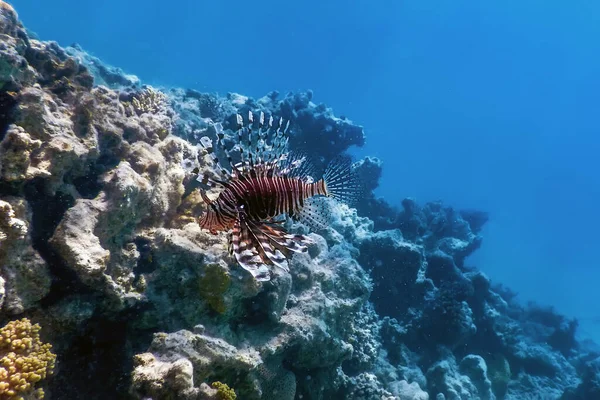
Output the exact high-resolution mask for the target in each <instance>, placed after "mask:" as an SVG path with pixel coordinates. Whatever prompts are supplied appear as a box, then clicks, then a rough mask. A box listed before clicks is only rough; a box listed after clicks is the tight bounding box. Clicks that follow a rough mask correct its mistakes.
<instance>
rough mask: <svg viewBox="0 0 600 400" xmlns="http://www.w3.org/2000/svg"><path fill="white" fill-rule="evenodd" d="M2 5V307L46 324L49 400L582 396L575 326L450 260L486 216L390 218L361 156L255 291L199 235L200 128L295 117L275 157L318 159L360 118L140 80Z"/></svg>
mask: <svg viewBox="0 0 600 400" xmlns="http://www.w3.org/2000/svg"><path fill="white" fill-rule="evenodd" d="M0 5H1V7H0V115H1V116H2V118H1V119H0V271H1V275H2V276H1V277H0V312H1V316H2V318H3V319H4V320H6V321H8V320H13V319H14V318H15V317H14V316H15V315H20V316H22V317H28V318H31V319H32V320H35V321H39V323H40V325H41V326H44V335H45V338H44V340H45V341H47V342H49V343H52V344H53V351H54V352H55V353H56V357H57V360H58V362H57V365H56V370H55V373H54V374H53V375H52V376H48V377H47V379H45V380H44V383H45V384H46V388H45V389H46V397H47V398H57V399H70V398H88V399H107V398H110V399H149V398H151V399H154V400H160V399H173V398H177V399H232V398H236V397H237V398H238V399H244V400H252V399H278V400H282V399H283V400H284V399H333V398H335V399H338V398H339V399H369V400H375V399H378V400H379V399H389V400H391V399H407V398H410V399H469V398H471V399H538V398H547V399H559V398H562V399H566V400H569V399H588V398H590V399H591V398H595V397H597V396H598V393H599V391H600V383H599V382H600V368H599V367H598V365H599V362H598V356H599V354H598V353H596V352H595V351H594V350H592V349H588V348H587V347H585V346H582V345H581V344H580V343H579V342H578V341H577V340H576V338H575V333H576V329H577V323H576V322H575V321H569V320H567V319H565V318H563V317H561V316H559V315H557V314H556V313H555V312H554V311H552V310H548V309H543V308H541V307H539V306H535V305H525V306H524V305H521V304H519V303H518V302H516V300H515V299H514V298H513V296H511V295H510V293H509V292H508V291H506V290H505V289H503V288H501V287H499V286H493V285H492V284H491V282H490V280H489V279H488V278H487V277H486V276H485V274H483V273H482V272H479V271H477V270H476V269H474V268H471V267H468V266H467V258H468V256H469V255H470V254H472V253H473V252H474V251H476V250H477V248H478V247H479V246H480V245H481V243H482V237H481V236H480V232H481V229H482V227H483V225H484V224H485V223H486V221H487V214H486V213H483V212H478V211H474V210H455V209H453V208H451V207H448V206H446V205H444V204H442V203H429V204H425V205H419V204H417V203H416V202H415V201H413V200H411V199H405V200H403V202H402V210H397V209H395V208H394V207H392V206H391V205H389V204H388V203H386V202H385V201H384V200H382V199H377V198H375V196H374V195H373V194H372V191H373V189H375V188H376V187H377V184H378V179H379V177H380V175H381V171H382V168H383V164H382V162H381V161H380V160H378V159H375V158H371V157H367V158H365V159H363V160H360V161H359V162H358V164H357V170H358V172H359V174H360V175H361V176H362V177H363V179H364V181H365V182H367V183H368V184H367V185H365V193H364V197H363V199H362V201H361V202H360V204H358V205H357V208H356V209H353V208H349V207H347V206H345V205H335V204H329V203H325V206H326V207H328V209H329V212H330V214H331V221H330V222H331V223H330V224H329V226H327V227H325V228H323V229H321V230H317V231H315V232H312V233H310V237H311V239H312V240H313V242H314V243H313V244H311V246H310V248H309V249H308V252H307V253H304V254H298V255H295V256H294V257H293V259H292V260H291V264H290V273H286V272H284V271H278V273H276V274H274V276H273V279H272V280H271V281H269V282H256V281H255V280H254V279H252V277H251V276H250V275H249V274H248V273H246V272H245V271H244V270H243V269H242V268H240V267H239V266H238V265H236V263H235V262H234V260H233V259H232V258H231V257H230V256H229V254H228V252H227V246H226V236H225V235H224V234H223V235H217V236H213V235H211V234H209V233H207V232H205V231H202V230H201V229H200V228H199V227H198V224H197V223H196V220H195V218H196V217H197V216H198V215H199V213H200V212H201V211H202V210H203V209H204V207H205V204H204V202H203V201H202V199H201V196H200V195H199V194H198V191H196V190H194V188H193V181H192V178H193V177H191V176H190V174H189V172H188V168H187V167H186V166H187V164H188V161H189V160H191V159H194V157H195V155H196V154H197V147H196V145H197V144H198V142H199V140H201V138H202V137H205V136H206V137H209V138H213V139H214V138H215V133H216V131H215V128H214V123H221V124H222V125H223V127H224V128H225V132H226V137H225V138H224V140H225V142H226V143H230V137H229V135H230V133H229V131H228V128H231V127H233V126H234V123H235V114H236V113H245V112H247V111H250V110H252V111H253V112H259V111H264V112H265V113H268V114H275V115H278V116H282V117H284V118H286V119H290V121H291V132H292V134H291V140H290V145H291V146H292V148H293V149H296V150H303V151H304V152H306V153H307V155H308V156H309V157H310V158H311V159H313V160H315V163H316V166H317V168H321V167H322V166H323V165H325V163H327V161H328V160H330V159H332V158H334V157H336V156H338V155H340V154H343V153H344V152H345V151H346V150H348V149H349V148H350V147H351V146H360V145H362V144H363V142H364V140H365V134H364V131H363V128H362V127H360V126H359V125H356V124H354V123H353V122H352V121H350V120H348V119H347V118H345V117H336V116H335V115H334V113H333V111H332V110H331V109H329V108H327V107H326V106H324V105H317V104H315V103H313V94H312V92H310V91H308V92H301V93H290V94H287V95H286V96H284V97H283V98H279V96H278V94H277V93H275V92H273V93H270V94H268V95H266V96H265V97H263V98H260V99H252V98H249V97H245V96H243V95H240V94H235V93H230V94H227V95H226V96H218V95H213V94H206V93H200V92H197V91H195V90H185V89H167V88H161V89H158V88H150V87H146V86H143V85H142V84H141V82H140V81H139V80H138V79H137V78H135V77H133V76H130V75H126V74H124V73H123V72H122V71H120V70H119V69H116V68H112V67H109V66H106V65H104V64H103V63H102V62H101V61H100V60H98V59H95V58H93V57H91V56H89V55H87V53H85V51H84V50H82V49H81V48H80V47H77V46H75V47H71V48H67V49H62V48H61V47H60V46H58V45H57V44H56V43H53V42H43V41H39V40H37V39H35V38H33V37H30V36H28V34H27V32H26V30H25V29H24V28H23V26H22V25H21V24H20V22H19V21H18V18H17V15H16V13H15V12H14V10H13V8H12V7H10V6H9V5H7V3H5V2H2V1H0ZM308 144H310V146H308ZM198 168H199V169H200V171H202V172H205V171H206V172H210V171H211V168H212V167H211V165H210V163H206V162H205V160H204V159H202V158H201V159H200V160H199V165H198ZM287 224H288V225H287V227H288V228H289V229H290V230H291V231H294V232H301V233H303V234H307V233H308V229H307V227H306V226H303V225H302V224H299V223H298V224H295V223H291V222H287ZM24 321H26V320H21V322H10V323H9V324H8V325H7V327H8V328H4V329H7V330H8V331H10V330H11V329H13V328H14V329H15V330H16V331H15V332H18V333H16V335H17V336H19V340H23V339H21V336H24V333H23V332H26V333H27V334H28V335H30V337H31V338H32V339H31V346H32V347H31V348H32V349H36V350H35V354H45V356H43V357H42V358H43V359H44V360H45V361H44V363H45V364H43V363H42V364H39V363H38V364H36V366H35V371H34V370H33V369H32V370H31V371H29V370H28V371H24V372H26V373H27V374H30V375H27V377H25V376H21V377H20V378H19V381H18V383H19V384H20V385H21V387H22V388H23V389H26V390H30V389H32V388H33V384H31V385H30V386H27V385H26V383H28V382H29V381H28V380H27V379H29V378H31V380H32V381H34V380H38V376H39V378H40V380H41V379H43V378H44V376H45V375H44V376H42V375H43V374H42V372H41V369H43V368H45V369H46V375H48V373H49V372H50V371H51V370H52V365H53V364H54V355H53V354H52V353H50V352H49V349H48V347H44V346H45V345H42V344H41V339H39V336H36V335H37V329H38V328H37V327H35V325H34V326H31V325H27V322H24ZM11 324H12V325H11ZM19 324H21V325H20V326H21V327H22V328H18V329H17V325H19ZM28 326H29V327H28ZM23 327H24V328H23ZM2 332H4V330H3V331H2ZM19 332H20V333H19ZM9 337H12V333H11V335H9ZM17 343H19V342H16V343H15V342H13V341H12V339H11V343H10V344H7V345H10V346H16V345H17ZM21 343H22V342H21ZM27 343H30V342H29V341H27ZM27 343H25V346H26V349H25V350H27V346H28V344H27ZM9 354H11V353H10V352H8V353H7V354H6V357H9ZM14 354H18V351H15V352H14ZM29 354H34V353H29ZM10 357H12V356H10ZM10 357H9V359H7V360H8V361H7V362H9V361H10V362H12V358H10ZM13 358H14V357H13ZM15 363H16V361H15ZM26 364H27V365H30V364H31V363H30V361H27V363H26ZM15 369H16V367H15ZM36 371H37V372H36ZM32 374H34V375H36V376H33V375H32ZM90 377H93V379H90ZM21 379H25V383H23V382H21Z"/></svg>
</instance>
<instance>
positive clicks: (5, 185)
mask: <svg viewBox="0 0 600 400" xmlns="http://www.w3.org/2000/svg"><path fill="white" fill-rule="evenodd" d="M22 190H23V183H22V182H7V181H2V180H0V193H1V194H2V196H15V197H18V196H20V195H21V193H22Z"/></svg>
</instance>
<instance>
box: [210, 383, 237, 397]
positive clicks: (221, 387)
mask: <svg viewBox="0 0 600 400" xmlns="http://www.w3.org/2000/svg"><path fill="white" fill-rule="evenodd" d="M211 386H212V387H213V389H217V399H218V400H235V399H237V395H236V394H235V391H234V390H233V389H232V388H230V387H229V386H227V384H226V383H223V382H219V381H216V382H213V383H212V385H211Z"/></svg>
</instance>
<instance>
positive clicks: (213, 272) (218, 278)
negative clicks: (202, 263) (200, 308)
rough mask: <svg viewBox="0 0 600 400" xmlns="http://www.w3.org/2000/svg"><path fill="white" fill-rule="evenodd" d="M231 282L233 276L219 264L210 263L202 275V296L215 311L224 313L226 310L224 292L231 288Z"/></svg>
mask: <svg viewBox="0 0 600 400" xmlns="http://www.w3.org/2000/svg"><path fill="white" fill-rule="evenodd" d="M230 284H231V277H230V276H229V273H228V272H227V270H225V269H224V268H223V267H221V266H220V265H218V264H209V265H207V266H206V267H205V268H204V274H203V275H202V276H201V277H200V297H202V299H203V300H204V301H206V303H207V304H208V305H209V307H210V308H211V309H212V310H213V311H216V312H218V313H219V314H223V313H224V312H225V311H226V305H225V300H224V299H223V294H224V293H225V292H226V291H227V289H229V285H230Z"/></svg>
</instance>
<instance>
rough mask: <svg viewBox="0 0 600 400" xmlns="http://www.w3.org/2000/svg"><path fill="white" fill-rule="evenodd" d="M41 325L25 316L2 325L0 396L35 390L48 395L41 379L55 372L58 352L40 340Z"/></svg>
mask: <svg viewBox="0 0 600 400" xmlns="http://www.w3.org/2000/svg"><path fill="white" fill-rule="evenodd" d="M40 329H41V328H40V326H39V325H38V324H35V325H32V324H31V321H29V320H28V319H27V318H23V319H21V320H17V321H11V322H9V323H8V324H6V325H5V326H4V327H3V328H2V329H0V356H1V358H0V399H1V400H17V399H22V398H23V397H22V396H23V395H27V394H29V395H31V394H33V395H34V396H35V397H37V398H38V399H42V398H44V391H43V390H42V389H37V390H36V389H35V388H34V386H35V384H36V383H37V382H39V381H41V380H42V379H45V378H46V377H47V376H48V375H50V374H52V372H53V369H54V363H55V361H56V355H55V354H54V353H52V352H51V351H50V349H51V348H52V345H50V344H48V343H42V341H41V340H40V333H39V332H40Z"/></svg>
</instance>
